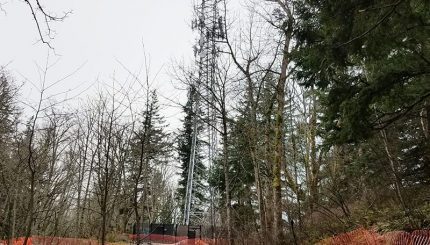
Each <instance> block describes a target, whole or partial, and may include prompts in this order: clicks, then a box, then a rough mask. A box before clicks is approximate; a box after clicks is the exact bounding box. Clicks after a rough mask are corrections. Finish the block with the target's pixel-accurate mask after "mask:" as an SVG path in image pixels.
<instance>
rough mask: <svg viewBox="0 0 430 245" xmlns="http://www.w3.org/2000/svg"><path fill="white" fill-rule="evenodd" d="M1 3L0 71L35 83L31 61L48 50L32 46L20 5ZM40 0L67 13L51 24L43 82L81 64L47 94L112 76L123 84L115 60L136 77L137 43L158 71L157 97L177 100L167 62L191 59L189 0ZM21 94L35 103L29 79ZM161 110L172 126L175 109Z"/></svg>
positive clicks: (10, 0)
mask: <svg viewBox="0 0 430 245" xmlns="http://www.w3.org/2000/svg"><path fill="white" fill-rule="evenodd" d="M0 2H1V3H3V5H2V8H3V9H4V12H0V30H1V34H0V36H1V38H0V54H1V55H0V66H5V65H7V67H6V69H7V70H8V71H10V72H11V73H12V75H13V76H14V77H15V79H16V80H17V81H18V82H24V80H25V78H28V80H31V81H32V82H33V83H35V85H36V86H38V83H39V74H38V72H37V65H36V64H39V65H41V66H43V65H44V64H45V62H46V57H47V55H48V51H49V48H48V47H47V46H46V45H44V44H42V43H40V42H37V41H38V39H39V37H38V33H37V29H36V26H35V23H34V21H33V19H32V16H31V13H30V12H29V9H28V7H27V5H26V4H25V3H24V1H20V0H0ZM42 2H43V3H44V5H45V7H46V8H47V9H48V10H50V11H51V12H53V13H60V14H61V13H62V12H64V11H70V10H71V11H73V13H72V14H71V15H70V16H69V17H68V18H67V19H65V20H64V21H63V22H61V23H56V24H54V25H53V29H54V30H55V31H56V35H55V39H54V40H52V41H51V44H52V46H53V47H54V48H55V52H56V53H57V55H54V54H53V52H52V51H51V52H50V53H51V54H50V61H51V63H54V62H55V61H56V60H59V61H58V63H56V64H55V66H53V67H52V69H51V70H50V71H49V74H48V83H49V81H55V80H57V79H59V78H61V77H63V76H65V75H67V74H69V73H71V72H73V71H74V70H76V69H77V68H78V67H80V66H81V65H83V64H84V65H83V67H82V68H81V69H80V70H79V71H78V72H77V73H76V74H74V75H73V76H72V77H71V78H70V79H68V80H67V81H66V82H63V83H61V84H60V85H58V86H55V88H52V89H51V90H50V91H49V92H50V93H56V92H62V91H66V90H68V89H72V88H76V87H77V86H78V88H79V89H78V90H85V88H87V87H88V86H90V85H91V84H94V82H95V81H96V80H99V81H102V82H105V83H110V82H111V81H110V80H112V79H111V78H112V76H113V74H115V77H117V79H118V80H119V81H121V79H124V80H125V77H126V75H127V72H126V71H125V70H124V69H123V68H122V67H121V65H120V64H119V63H118V61H120V62H121V63H123V64H124V65H125V66H127V68H129V69H130V70H132V71H133V72H137V71H138V70H139V67H141V66H142V64H143V61H144V56H143V48H142V45H143V44H144V45H145V50H146V52H147V53H148V55H150V62H151V74H152V76H155V74H156V73H157V72H158V71H159V70H160V69H162V70H161V73H160V75H159V76H158V77H157V78H156V82H155V84H154V85H153V86H154V87H155V88H158V91H159V93H160V94H161V95H162V96H161V97H167V98H170V99H173V100H179V98H180V97H181V92H180V91H178V90H176V89H174V87H173V86H172V83H171V81H172V78H170V77H169V76H168V75H167V70H168V68H169V67H170V66H171V61H172V60H186V61H187V62H192V45H193V43H194V34H193V33H192V31H191V30H190V23H191V20H192V0H122V1H119V0H67V1H66V0H44V1H42ZM78 90H74V91H78ZM22 91H23V92H22V96H23V98H24V99H31V98H34V99H33V100H35V98H36V95H37V90H35V89H34V87H33V86H32V85H30V84H29V82H27V83H26V84H25V85H24V88H23V90H22ZM88 91H92V90H91V89H90V90H88ZM88 94H89V93H87V94H84V95H83V96H88ZM182 98H183V93H182ZM160 99H161V100H162V98H160ZM164 102H166V101H164ZM164 104H165V103H164ZM164 110H165V111H164V113H163V114H166V116H167V117H168V118H167V119H168V121H170V122H171V124H172V123H173V124H177V122H175V119H174V117H175V115H176V114H177V110H178V109H176V111H175V109H172V108H170V109H169V108H165V109H164ZM170 118H172V120H170ZM175 126H176V125H175Z"/></svg>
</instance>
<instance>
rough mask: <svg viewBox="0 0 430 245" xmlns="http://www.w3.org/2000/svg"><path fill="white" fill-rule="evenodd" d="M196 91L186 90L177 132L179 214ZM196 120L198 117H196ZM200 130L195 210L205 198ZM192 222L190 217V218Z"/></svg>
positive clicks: (194, 195)
mask: <svg viewBox="0 0 430 245" xmlns="http://www.w3.org/2000/svg"><path fill="white" fill-rule="evenodd" d="M195 97H196V91H195V88H194V87H192V86H191V87H190V88H189V91H188V100H187V103H186V104H185V106H183V111H184V113H185V117H184V119H183V120H182V124H183V126H182V129H181V130H180V132H179V135H178V138H177V143H178V148H177V151H178V155H179V161H180V163H181V167H180V169H181V172H180V173H179V175H180V179H179V183H178V184H179V187H178V189H177V199H178V203H179V205H180V207H179V208H180V210H181V214H183V211H184V205H185V196H186V188H187V181H188V166H189V164H190V158H191V150H192V149H191V147H192V141H193V134H194V132H193V131H194V120H195V117H196V115H195V111H196V108H195V107H196V103H195V102H196V101H195ZM197 120H198V119H197ZM200 132H201V127H198V130H197V132H196V133H197V141H196V153H195V154H196V156H195V165H194V181H193V202H192V204H191V205H192V206H193V207H192V209H193V210H195V211H203V205H204V203H205V201H206V198H205V188H204V184H205V183H204V180H205V179H206V177H205V172H206V166H205V165H204V164H203V157H202V155H201V147H202V140H201V139H200V138H199V133H200ZM190 221H191V223H192V217H191V218H190Z"/></svg>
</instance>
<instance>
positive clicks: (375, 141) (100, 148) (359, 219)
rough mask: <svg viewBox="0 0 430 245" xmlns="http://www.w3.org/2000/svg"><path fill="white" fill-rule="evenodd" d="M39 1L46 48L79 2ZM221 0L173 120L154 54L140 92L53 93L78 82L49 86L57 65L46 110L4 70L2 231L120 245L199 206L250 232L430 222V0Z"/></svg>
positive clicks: (229, 232) (183, 80)
mask: <svg viewBox="0 0 430 245" xmlns="http://www.w3.org/2000/svg"><path fill="white" fill-rule="evenodd" d="M23 2H25V4H26V5H27V7H29V8H30V9H31V13H33V16H34V18H33V20H34V23H36V24H37V25H35V26H36V27H35V28H37V30H38V33H39V34H40V39H41V40H42V42H41V43H39V44H37V45H45V46H47V49H48V50H52V49H54V48H55V47H52V44H51V43H50V39H49V36H46V35H45V33H46V32H50V31H51V26H50V25H52V23H54V22H61V21H63V19H64V18H65V17H67V18H73V14H70V13H66V14H65V15H64V16H61V15H59V16H57V15H53V14H50V12H49V5H48V6H47V7H45V5H44V4H42V3H40V2H39V1H38V0H28V1H27V0H26V1H23ZM207 2H214V5H213V10H211V11H213V12H211V14H209V15H210V17H211V18H213V22H212V26H211V28H208V24H207V23H208V22H207V20H206V19H205V20H202V17H201V16H206V17H207V15H203V14H202V13H201V12H199V9H198V7H202V8H203V7H204V6H205V1H203V4H202V5H198V7H196V8H195V10H194V11H196V16H197V17H196V20H195V21H193V24H192V27H193V28H194V30H195V33H196V36H197V38H196V39H197V40H196V45H195V46H194V49H195V54H196V55H195V61H192V62H191V64H192V65H186V64H174V65H172V73H171V77H172V79H175V80H176V81H178V82H179V83H180V84H181V88H182V89H184V90H185V91H187V98H185V100H184V101H186V102H185V103H184V104H179V102H175V101H172V103H176V106H179V107H180V108H181V111H182V112H181V114H179V117H181V124H182V125H181V127H180V128H177V129H174V130H169V127H171V126H170V125H169V121H168V120H167V119H166V116H165V114H164V113H163V109H162V107H161V105H160V102H159V96H158V91H157V90H156V89H152V88H151V86H150V78H149V76H148V74H149V69H150V68H149V65H148V66H145V68H146V75H144V76H143V77H138V75H137V74H130V75H131V76H132V77H133V79H131V80H133V84H134V85H136V84H138V87H139V89H137V90H136V89H133V88H132V86H131V85H121V86H120V85H115V81H112V82H110V81H107V82H106V83H111V84H112V86H109V87H105V88H98V92H97V93H96V94H93V95H92V96H89V97H88V98H86V99H84V100H81V102H80V103H79V104H70V103H69V101H68V99H67V98H66V99H58V98H59V97H52V96H51V95H48V94H47V92H46V91H47V90H49V89H50V87H51V86H53V84H56V83H60V82H62V81H63V80H64V79H60V80H58V81H49V80H47V79H46V74H47V73H48V72H49V69H50V68H51V67H50V66H49V65H47V66H46V67H40V68H39V69H40V74H41V81H39V82H38V84H40V86H39V87H38V92H39V95H38V97H39V100H38V102H37V103H36V104H31V105H23V104H22V103H21V101H20V98H21V97H20V94H21V88H20V86H21V85H20V84H21V83H22V82H21V81H20V80H19V78H17V77H14V76H13V75H12V74H13V71H9V70H8V68H7V67H4V68H2V69H1V70H0V240H1V239H6V240H7V239H11V238H13V237H27V238H28V237H31V236H32V235H41V236H58V237H78V238H96V239H99V240H100V241H101V243H102V244H105V243H106V242H107V241H115V239H117V237H118V236H119V235H120V234H124V233H131V232H132V229H133V228H132V227H133V224H134V225H136V224H137V229H139V225H140V224H142V223H171V224H178V223H179V224H180V223H183V221H184V219H185V217H184V215H186V212H185V211H186V210H188V209H190V210H191V209H192V210H193V212H192V213H191V216H190V217H189V223H191V224H198V225H203V226H207V227H211V228H212V232H211V234H208V236H212V235H213V236H218V237H223V238H225V239H226V241H228V242H229V243H239V242H240V244H309V243H315V242H317V241H320V240H321V239H323V238H325V237H329V236H331V235H334V234H339V233H342V232H346V231H350V230H354V229H356V228H359V227H365V228H372V229H376V230H378V231H393V230H406V231H411V230H416V229H423V228H429V227H430V139H429V138H430V118H429V116H430V2H429V1H426V0H343V1H334V0H329V1H319V0H267V1H263V0H261V1H251V0H249V1H246V4H245V5H243V7H242V9H241V13H242V15H240V16H238V15H233V14H232V13H231V12H230V11H229V4H230V3H229V2H228V1H220V0H215V1H206V4H207ZM14 4H18V3H14ZM124 4H127V3H124ZM6 10H7V9H6ZM190 11H192V9H190ZM35 13H36V14H35ZM64 21H67V19H64ZM59 24H60V25H61V23H59ZM46 28H47V29H46ZM60 35H61V34H60ZM153 38H156V37H153ZM0 39H1V38H0ZM0 42H1V41H0ZM192 48H193V47H190V49H192ZM49 52H52V51H49ZM154 55H156V54H154ZM4 65H6V64H4ZM65 79H67V80H73V79H74V78H73V75H72V76H66V77H65ZM24 82H25V81H24ZM33 82H35V81H33ZM24 107H25V108H27V109H25V110H24V109H23V108H24ZM191 163H192V164H193V171H190V170H189V167H190V164H191ZM190 172H191V173H192V176H191V177H192V178H193V182H192V184H191V185H192V192H191V193H188V190H189V189H190V186H189V182H190V176H189V173H190ZM190 196H192V201H191V202H190V206H189V207H188V208H187V206H186V200H187V198H188V199H189V198H190ZM184 209H186V210H184ZM188 211H189V210H188ZM135 228H136V227H135Z"/></svg>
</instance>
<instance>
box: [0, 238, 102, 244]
mask: <svg viewBox="0 0 430 245" xmlns="http://www.w3.org/2000/svg"><path fill="white" fill-rule="evenodd" d="M24 240H25V238H24V237H20V238H16V239H12V244H9V243H8V241H7V240H4V241H0V245H23V244H24ZM97 244H98V242H97V241H96V240H88V239H78V238H63V237H42V236H32V237H29V238H28V241H27V245H97Z"/></svg>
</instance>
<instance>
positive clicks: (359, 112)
mask: <svg viewBox="0 0 430 245" xmlns="http://www.w3.org/2000/svg"><path fill="white" fill-rule="evenodd" d="M299 12H300V14H301V16H300V18H299V19H301V20H303V21H301V22H299V25H300V27H299V31H298V32H299V35H298V42H299V43H300V44H301V45H300V48H299V50H298V51H297V53H296V54H295V61H296V62H297V64H298V66H299V68H300V69H298V72H297V73H296V76H297V78H298V79H300V80H301V81H302V82H303V84H304V85H306V86H313V85H316V86H317V87H319V88H320V89H322V90H323V91H324V92H325V93H324V97H323V98H324V99H323V101H324V102H325V103H324V106H325V115H324V117H323V123H324V128H325V130H326V132H327V133H328V135H327V139H330V140H331V141H332V142H337V143H342V142H352V141H357V140H362V139H365V138H368V137H370V136H371V134H372V130H374V129H377V128H380V127H386V126H387V125H389V124H391V123H393V122H395V121H396V120H398V119H399V118H401V117H404V116H406V115H408V112H409V111H410V110H411V109H412V108H414V107H420V106H421V105H422V104H423V102H424V100H425V99H426V98H427V97H429V96H430V84H429V83H428V81H429V79H430V77H429V74H430V63H429V57H430V41H429V38H428V37H429V34H430V29H429V28H428V25H429V23H428V20H429V19H430V11H429V3H428V2H427V1H424V0H422V1H419V0H415V1H402V0H401V1H397V2H392V1H383V0H379V1H364V0H349V1H306V4H302V5H301V6H300V11H299Z"/></svg>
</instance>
